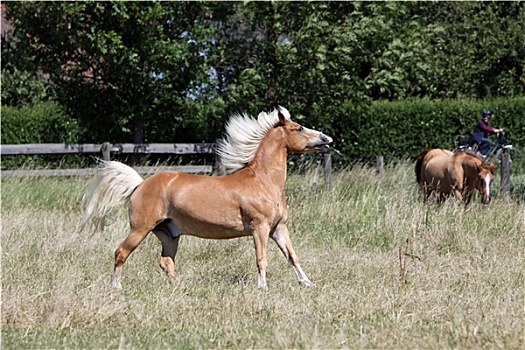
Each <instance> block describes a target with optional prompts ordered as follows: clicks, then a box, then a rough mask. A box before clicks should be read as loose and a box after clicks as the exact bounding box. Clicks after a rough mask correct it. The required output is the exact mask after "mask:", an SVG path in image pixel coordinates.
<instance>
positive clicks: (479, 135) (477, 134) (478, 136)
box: [470, 109, 503, 158]
mask: <svg viewBox="0 0 525 350" xmlns="http://www.w3.org/2000/svg"><path fill="white" fill-rule="evenodd" d="M492 115H493V113H492V112H491V111H489V110H487V109H485V110H483V112H481V117H482V118H481V120H480V121H479V122H478V124H477V125H476V127H475V128H474V132H473V133H472V135H471V136H470V137H471V139H472V141H473V142H475V143H477V144H478V150H477V152H476V154H477V155H478V156H480V157H483V158H485V157H486V156H487V153H488V151H489V149H490V146H491V145H492V141H491V140H490V139H489V138H488V134H498V133H500V132H503V129H496V128H493V127H492V126H490V125H489V123H490V120H491V119H492Z"/></svg>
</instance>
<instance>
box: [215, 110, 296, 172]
mask: <svg viewBox="0 0 525 350" xmlns="http://www.w3.org/2000/svg"><path fill="white" fill-rule="evenodd" d="M277 108H278V109H279V111H281V113H282V114H283V115H284V116H285V117H286V119H290V113H289V112H288V110H286V108H284V107H277ZM278 121H279V117H278V114H277V109H276V110H274V111H273V112H271V113H267V112H261V113H260V114H259V115H258V116H257V119H254V118H253V117H251V116H249V115H247V114H234V115H232V116H231V118H230V120H228V122H227V123H226V134H225V136H224V138H223V139H222V140H219V142H218V143H217V149H216V153H217V155H218V156H219V158H220V160H221V163H222V165H223V166H224V168H225V170H226V173H228V174H230V173H233V172H235V171H237V170H240V169H242V168H244V167H245V166H246V165H247V164H248V163H250V162H251V161H252V159H253V157H254V155H255V151H256V150H257V147H258V146H259V143H260V142H261V140H262V139H263V137H264V136H265V135H266V133H267V132H268V130H270V129H271V128H273V127H274V126H275V125H276V124H277V122H278Z"/></svg>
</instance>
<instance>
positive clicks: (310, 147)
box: [275, 107, 333, 153]
mask: <svg viewBox="0 0 525 350" xmlns="http://www.w3.org/2000/svg"><path fill="white" fill-rule="evenodd" d="M275 113H277V115H278V117H279V126H282V128H283V130H284V135H285V138H286V149H287V150H288V152H289V153H294V152H309V151H319V150H322V149H326V148H328V144H329V143H331V142H332V141H333V140H332V138H331V137H330V136H326V135H325V134H323V133H322V132H319V131H316V130H312V129H308V128H305V127H304V126H302V125H301V124H298V123H296V122H293V121H291V120H290V113H289V112H288V111H287V110H286V108H283V107H278V108H277V109H276V110H275Z"/></svg>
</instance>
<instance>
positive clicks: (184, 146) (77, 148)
mask: <svg viewBox="0 0 525 350" xmlns="http://www.w3.org/2000/svg"><path fill="white" fill-rule="evenodd" d="M213 148H214V144H213V143H151V144H133V143H115V144H112V143H109V142H104V143H102V144H83V143H47V144H22V145H1V151H0V153H1V155H2V156H16V155H50V154H99V155H100V156H101V158H102V159H104V160H110V159H111V154H176V155H190V154H213V153H214V150H213ZM323 163H324V178H325V182H326V184H327V186H329V187H330V186H331V184H332V160H331V156H330V154H329V153H325V154H324V155H323ZM509 165H510V157H509V155H508V154H506V153H504V154H503V157H502V161H501V180H500V181H501V188H500V192H501V195H502V196H503V197H507V196H508V195H509V194H510V166H509ZM215 166H217V164H215ZM383 166H384V162H383V157H381V156H379V157H377V158H376V171H377V174H378V175H379V176H382V175H383V172H384V171H383ZM135 170H137V171H138V172H139V173H141V174H152V173H156V172H159V171H162V170H176V171H183V172H187V173H201V174H211V173H212V172H214V166H212V165H181V166H155V167H135ZM215 170H216V171H217V172H219V173H221V170H220V169H215ZM95 171H96V169H89V168H88V169H43V170H3V171H2V172H1V176H2V177H9V176H84V175H92V174H94V173H95Z"/></svg>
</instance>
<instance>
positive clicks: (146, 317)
mask: <svg viewBox="0 0 525 350" xmlns="http://www.w3.org/2000/svg"><path fill="white" fill-rule="evenodd" d="M385 173H386V175H385V177H384V178H383V179H377V178H376V176H375V174H374V172H373V170H372V169H367V168H359V167H355V168H353V169H351V170H348V171H344V172H341V173H339V174H337V175H336V176H335V177H334V183H333V187H332V189H331V190H328V189H326V188H324V186H323V185H322V178H320V177H319V176H318V174H315V173H310V174H308V175H306V176H291V177H290V179H289V184H288V188H287V194H288V199H289V205H290V208H291V214H292V217H291V222H290V231H291V234H292V241H293V242H294V247H295V249H296V251H297V252H298V254H299V257H300V258H301V262H302V266H303V268H304V270H305V272H306V273H307V274H308V276H309V277H310V279H311V280H312V281H313V282H314V283H316V288H312V289H304V288H302V287H300V286H299V285H298V284H297V283H296V282H295V281H294V279H293V273H292V271H291V269H290V268H289V267H288V266H287V264H286V262H285V261H284V259H283V257H282V256H281V254H280V252H279V251H278V249H277V247H276V246H275V244H272V243H273V242H271V245H270V251H269V264H270V269H269V273H268V289H267V290H257V289H256V266H255V253H254V250H253V243H252V241H251V239H249V238H245V239H236V240H230V241H206V240H200V239H197V238H193V237H184V238H182V239H181V246H180V250H179V254H178V256H177V259H176V262H175V263H176V269H177V272H178V274H179V281H178V283H177V285H175V286H173V285H171V284H170V282H169V281H168V278H167V277H166V276H164V275H163V274H162V272H161V270H160V268H159V267H158V266H157V263H158V257H159V253H160V243H159V242H158V241H157V239H156V238H155V237H154V236H153V235H151V236H150V237H148V239H147V240H146V241H145V242H144V243H143V244H142V245H140V246H139V248H138V249H137V251H135V252H134V253H133V254H132V256H131V257H130V259H129V260H128V262H127V263H126V265H125V266H124V271H123V281H122V283H123V289H122V290H115V289H113V288H111V284H110V277H111V273H112V268H113V266H112V265H113V251H114V249H115V248H116V246H117V245H118V244H119V243H120V241H121V240H122V239H123V238H124V237H125V235H126V230H127V227H128V223H127V220H126V214H125V213H124V212H119V213H118V214H116V216H115V217H114V218H113V220H114V221H115V222H114V224H113V225H111V226H109V227H107V228H106V231H105V232H104V233H96V234H94V235H93V236H91V235H90V234H86V233H82V234H80V233H78V232H77V231H76V228H77V226H78V224H79V222H80V218H81V212H80V202H81V196H82V191H83V189H84V187H85V185H86V180H80V179H41V180H30V179H7V180H2V236H1V243H2V348H4V349H25V348H31V349H35V348H39V349H46V348H119V349H120V348H121V349H128V348H129V349H131V348H382V349H387V348H389V349H394V348H395V349H399V348H410V349H413V348H426V349H430V348H432V349H444V348H455V349H460V348H461V349H464V348H497V349H523V348H524V331H525V321H524V305H525V303H524V294H525V293H524V292H525V288H524V286H525V277H524V267H525V234H524V233H525V210H524V206H523V204H519V203H515V202H506V201H502V200H498V198H496V199H495V200H494V201H493V202H492V203H491V204H490V205H488V206H483V205H481V204H479V203H478V202H476V203H473V205H472V206H471V207H470V209H469V210H467V211H464V210H463V208H462V206H461V205H460V204H459V203H456V202H453V201H452V202H449V203H446V204H445V205H443V206H441V207H439V206H437V205H424V204H423V203H421V201H420V199H421V198H420V196H419V194H418V192H417V188H416V187H415V185H414V179H413V175H412V173H413V170H412V168H411V165H410V164H399V165H397V166H392V167H390V168H387V169H386V170H385Z"/></svg>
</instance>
